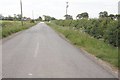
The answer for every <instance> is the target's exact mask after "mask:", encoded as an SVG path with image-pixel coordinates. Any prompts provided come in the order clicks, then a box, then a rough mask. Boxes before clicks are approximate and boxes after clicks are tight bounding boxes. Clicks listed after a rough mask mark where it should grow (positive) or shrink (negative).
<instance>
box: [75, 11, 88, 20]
mask: <svg viewBox="0 0 120 80" xmlns="http://www.w3.org/2000/svg"><path fill="white" fill-rule="evenodd" d="M81 18H83V19H86V18H89V14H88V13H87V12H84V13H81V14H78V15H77V16H76V19H81Z"/></svg>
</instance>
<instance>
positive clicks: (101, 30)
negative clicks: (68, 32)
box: [54, 18, 119, 47]
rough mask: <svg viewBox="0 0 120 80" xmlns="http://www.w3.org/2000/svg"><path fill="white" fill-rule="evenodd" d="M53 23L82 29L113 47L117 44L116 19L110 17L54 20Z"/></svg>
mask: <svg viewBox="0 0 120 80" xmlns="http://www.w3.org/2000/svg"><path fill="white" fill-rule="evenodd" d="M54 23H55V24H57V25H60V26H69V27H74V28H75V29H76V30H82V31H84V32H86V33H88V34H89V35H91V36H92V37H94V38H97V39H102V40H104V41H105V42H107V43H109V44H112V45H113V46H115V47H117V46H118V42H117V41H118V35H117V34H118V30H119V29H118V28H119V27H118V20H112V19H110V18H101V19H89V20H88V19H81V20H56V21H54Z"/></svg>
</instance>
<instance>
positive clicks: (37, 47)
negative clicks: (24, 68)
mask: <svg viewBox="0 0 120 80" xmlns="http://www.w3.org/2000/svg"><path fill="white" fill-rule="evenodd" d="M39 47H40V43H39V42H38V43H37V46H36V49H35V54H34V57H37V55H38V51H39Z"/></svg>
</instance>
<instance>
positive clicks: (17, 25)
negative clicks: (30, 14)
mask: <svg viewBox="0 0 120 80" xmlns="http://www.w3.org/2000/svg"><path fill="white" fill-rule="evenodd" d="M1 25H2V30H0V31H1V32H2V38H4V37H7V36H9V35H11V34H13V33H16V32H18V31H21V30H24V29H28V28H29V27H31V26H33V25H35V23H30V22H29V21H24V26H21V22H20V21H2V24H1Z"/></svg>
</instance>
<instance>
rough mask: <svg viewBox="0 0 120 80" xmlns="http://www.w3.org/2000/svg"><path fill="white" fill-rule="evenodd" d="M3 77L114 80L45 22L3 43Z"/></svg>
mask: <svg viewBox="0 0 120 80" xmlns="http://www.w3.org/2000/svg"><path fill="white" fill-rule="evenodd" d="M2 77H3V78H114V75H113V74H111V73H110V72H108V71H107V70H105V69H104V68H102V67H101V66H100V65H99V64H97V63H95V62H94V61H93V60H91V59H90V58H88V57H87V56H85V55H84V54H83V53H82V51H80V50H79V49H77V48H75V47H74V46H73V45H71V44H70V43H68V42H67V41H65V40H64V39H63V38H61V37H60V36H59V35H58V34H57V33H56V32H55V31H54V30H52V29H51V28H50V27H49V26H47V25H46V24H45V23H39V24H37V25H35V26H34V27H32V28H30V29H28V30H26V31H23V32H22V33H20V34H19V35H17V36H15V37H13V38H12V39H10V40H8V41H6V42H5V43H3V44H2Z"/></svg>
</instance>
